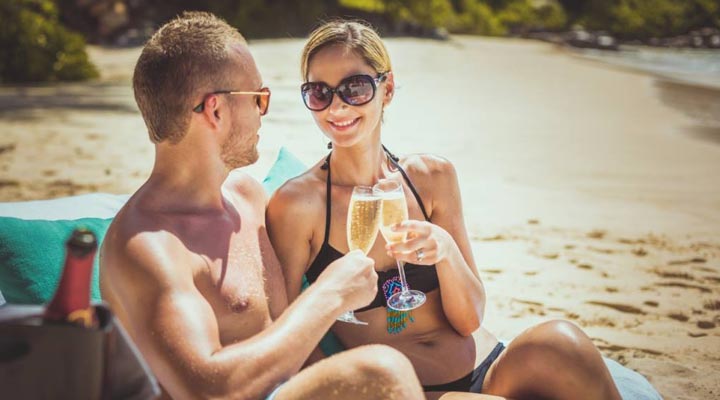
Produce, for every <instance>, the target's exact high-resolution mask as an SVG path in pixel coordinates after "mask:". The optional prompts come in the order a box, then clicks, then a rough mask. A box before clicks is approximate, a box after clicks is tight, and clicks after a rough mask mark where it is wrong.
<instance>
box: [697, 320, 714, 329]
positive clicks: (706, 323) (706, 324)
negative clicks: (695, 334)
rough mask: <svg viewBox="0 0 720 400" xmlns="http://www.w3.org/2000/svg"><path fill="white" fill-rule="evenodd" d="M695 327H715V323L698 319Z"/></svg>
mask: <svg viewBox="0 0 720 400" xmlns="http://www.w3.org/2000/svg"><path fill="white" fill-rule="evenodd" d="M697 327H698V328H700V329H713V328H715V323H714V322H712V321H698V322H697Z"/></svg>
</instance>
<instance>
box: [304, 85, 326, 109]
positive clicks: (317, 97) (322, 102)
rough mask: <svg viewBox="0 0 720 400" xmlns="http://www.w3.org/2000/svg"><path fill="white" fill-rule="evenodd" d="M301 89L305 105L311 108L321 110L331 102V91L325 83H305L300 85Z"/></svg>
mask: <svg viewBox="0 0 720 400" xmlns="http://www.w3.org/2000/svg"><path fill="white" fill-rule="evenodd" d="M301 91H302V97H303V101H304V102H305V106H306V107H307V108H309V109H311V110H315V111H319V110H323V109H325V108H327V106H328V105H330V102H332V91H330V89H329V88H328V87H327V85H325V84H322V83H314V82H310V83H306V84H304V85H302V88H301Z"/></svg>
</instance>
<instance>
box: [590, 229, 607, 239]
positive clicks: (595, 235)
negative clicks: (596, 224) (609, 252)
mask: <svg viewBox="0 0 720 400" xmlns="http://www.w3.org/2000/svg"><path fill="white" fill-rule="evenodd" d="M605 235H607V231H604V230H602V229H593V230H592V231H590V232H588V233H586V234H585V236H587V237H589V238H590V239H602V238H604V237H605Z"/></svg>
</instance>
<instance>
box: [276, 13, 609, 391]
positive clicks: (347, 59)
mask: <svg viewBox="0 0 720 400" xmlns="http://www.w3.org/2000/svg"><path fill="white" fill-rule="evenodd" d="M301 70H302V75H303V79H304V80H305V84H303V86H302V89H301V91H302V94H303V100H304V102H305V105H306V106H307V107H308V108H309V109H310V110H311V112H312V115H313V117H314V119H315V122H316V123H317V125H318V127H319V128H320V130H321V131H322V132H323V133H324V134H325V135H326V136H327V138H328V139H329V140H330V141H331V148H332V150H331V152H330V153H329V154H328V156H327V157H325V158H323V159H322V160H320V161H319V162H318V163H317V164H315V165H314V166H313V167H312V168H310V169H309V170H308V171H307V172H305V173H304V174H303V175H301V176H299V177H297V178H295V179H293V180H291V181H289V182H287V183H286V184H285V185H284V186H283V187H282V188H280V189H279V190H278V191H277V192H276V193H275V195H274V196H273V198H272V199H271V201H270V203H269V206H268V211H267V220H268V221H267V223H268V230H269V233H270V238H271V240H272V242H273V245H274V247H275V250H276V252H277V255H278V257H279V258H280V261H281V264H282V265H283V268H284V272H285V279H286V282H287V288H288V295H289V298H290V299H291V300H292V299H294V298H295V297H297V296H298V295H299V293H300V291H301V284H302V277H303V275H306V276H307V278H308V280H309V281H310V282H313V281H314V280H315V279H317V277H318V275H320V273H322V271H323V270H324V269H325V268H326V267H327V266H328V264H330V263H331V262H332V261H334V260H336V259H338V258H340V257H341V256H342V255H343V254H344V253H347V252H348V245H347V240H346V236H345V234H346V219H347V209H348V204H349V201H350V196H351V193H352V189H353V187H354V186H356V185H365V186H372V185H373V184H375V183H376V182H377V181H378V180H379V179H381V178H391V179H396V180H399V181H402V182H403V189H404V191H405V197H406V198H407V202H408V212H409V220H408V221H405V222H403V223H402V224H399V225H397V226H396V227H395V230H396V231H398V232H407V234H408V239H407V240H406V241H404V242H401V243H397V244H393V245H388V244H387V243H386V242H385V241H384V240H383V238H382V237H381V236H378V238H377V240H376V242H375V244H374V246H373V247H372V249H371V250H370V252H369V253H368V255H369V256H370V257H371V258H373V259H374V260H375V262H376V264H375V268H376V270H377V271H378V277H379V280H378V295H377V298H376V299H375V301H373V303H372V304H370V305H369V306H368V307H365V308H363V309H361V310H357V311H356V316H357V318H358V319H360V320H362V321H366V322H368V324H369V325H368V326H359V325H354V324H348V323H343V322H338V323H336V324H335V325H334V326H333V328H332V330H333V332H334V333H335V334H336V335H337V336H338V337H339V339H340V340H341V341H342V343H343V344H344V345H345V346H346V347H348V348H352V347H357V346H361V345H365V344H370V343H383V344H386V345H390V346H392V347H395V348H396V349H398V350H400V351H401V352H403V353H404V354H405V355H406V356H407V357H408V358H409V359H410V360H411V361H412V363H413V365H414V367H415V370H416V372H417V374H418V376H419V378H420V381H421V382H422V384H423V386H424V389H425V392H426V394H427V396H428V398H438V397H439V396H440V395H442V394H443V393H446V392H451V391H455V392H472V393H487V394H493V395H498V396H505V397H509V398H513V399H522V398H553V399H578V398H583V399H619V398H620V395H619V393H618V391H617V388H616V387H615V385H614V383H613V381H612V378H611V376H610V373H609V372H608V370H607V368H606V367H605V364H604V362H603V360H602V357H601V356H600V353H599V352H598V351H597V349H596V348H595V347H594V345H593V344H592V342H591V341H590V339H589V338H588V337H587V336H586V335H585V334H584V333H583V332H582V331H581V330H580V329H578V328H577V327H576V326H575V325H572V324H571V323H569V322H564V321H553V322H547V323H543V324H540V325H538V326H535V327H533V328H530V329H528V330H527V331H525V332H524V333H522V334H521V335H519V336H518V337H517V338H515V339H514V340H513V341H512V342H511V343H510V345H509V346H508V347H507V348H504V346H503V345H502V344H501V343H499V342H498V340H497V339H496V338H495V336H493V335H492V334H491V333H490V332H488V331H487V330H485V329H484V328H482V320H483V312H484V308H485V291H484V288H483V284H482V281H481V279H480V277H479V275H478V272H477V269H476V266H475V262H474V260H473V256H472V251H471V248H470V242H469V239H468V235H467V232H466V230H465V226H464V222H463V211H462V206H461V204H460V191H459V187H458V181H457V176H456V174H455V170H454V168H453V166H452V164H451V163H450V162H449V161H447V160H445V159H442V158H439V157H436V156H432V155H411V156H406V157H400V158H398V157H395V156H394V155H393V154H392V153H390V152H389V151H387V150H386V149H385V148H384V147H383V146H382V142H381V127H382V117H383V112H384V109H385V107H386V106H388V105H389V104H390V102H391V100H392V98H393V94H394V89H395V83H394V77H393V72H392V68H391V64H390V59H389V56H388V53H387V50H386V49H385V46H384V45H383V43H382V41H381V39H380V38H379V36H378V35H377V33H376V32H375V31H373V30H372V29H371V28H369V27H367V26H365V25H363V24H360V23H357V22H348V21H334V22H329V23H326V24H324V25H323V26H321V27H320V28H318V29H316V30H315V31H314V32H313V33H312V34H311V35H310V38H309V40H308V42H307V44H306V45H305V49H304V51H303V56H302V65H301ZM395 259H398V260H400V261H403V262H405V263H406V270H407V277H408V282H409V284H410V287H411V288H413V289H418V290H421V291H423V292H425V293H426V294H427V302H426V303H425V304H424V305H423V306H422V307H420V308H417V309H415V310H413V311H412V312H410V313H397V312H394V311H392V310H390V309H387V308H386V303H385V300H386V298H387V296H388V295H389V294H391V293H384V290H383V287H384V288H385V289H387V288H388V283H389V282H390V283H391V282H393V281H395V280H397V269H396V267H395V265H396V264H395ZM475 331H477V332H476V333H475V335H471V334H472V333H473V332H475Z"/></svg>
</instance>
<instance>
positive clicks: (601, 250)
mask: <svg viewBox="0 0 720 400" xmlns="http://www.w3.org/2000/svg"><path fill="white" fill-rule="evenodd" d="M587 249H588V250H590V251H594V252H596V253H601V254H615V250H613V249H603V248H600V247H594V246H588V248H587Z"/></svg>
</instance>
